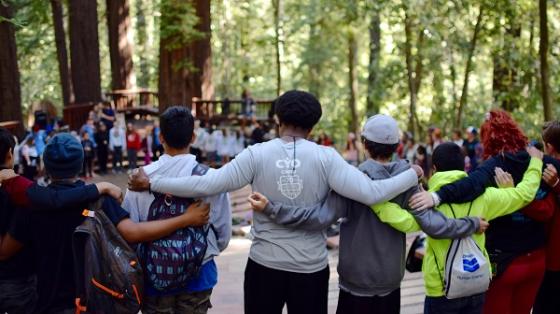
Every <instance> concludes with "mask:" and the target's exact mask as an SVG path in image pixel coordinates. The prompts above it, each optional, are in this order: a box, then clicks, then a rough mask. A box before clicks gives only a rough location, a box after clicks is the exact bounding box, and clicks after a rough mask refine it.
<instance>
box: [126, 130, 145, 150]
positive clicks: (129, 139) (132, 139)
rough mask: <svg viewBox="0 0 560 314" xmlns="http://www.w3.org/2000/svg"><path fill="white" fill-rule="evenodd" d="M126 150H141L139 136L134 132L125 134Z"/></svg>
mask: <svg viewBox="0 0 560 314" xmlns="http://www.w3.org/2000/svg"><path fill="white" fill-rule="evenodd" d="M126 148H127V149H134V150H140V149H141V148H142V140H141V139H140V134H138V133H137V132H136V131H134V132H128V133H127V134H126Z"/></svg>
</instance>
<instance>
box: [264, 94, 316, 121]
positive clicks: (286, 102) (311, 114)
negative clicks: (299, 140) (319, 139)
mask: <svg viewBox="0 0 560 314" xmlns="http://www.w3.org/2000/svg"><path fill="white" fill-rule="evenodd" d="M274 109H275V113H276V116H278V120H279V121H280V123H281V124H285V125H290V126H294V127H300V128H302V129H305V130H311V129H313V127H314V126H315V124H317V122H319V119H321V115H322V114H323V111H322V109H321V103H319V100H317V98H315V96H313V95H312V94H310V93H308V92H304V91H299V90H291V91H287V92H285V93H284V94H282V95H281V96H280V97H278V99H276V101H275V108H274Z"/></svg>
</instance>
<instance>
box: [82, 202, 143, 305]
mask: <svg viewBox="0 0 560 314" xmlns="http://www.w3.org/2000/svg"><path fill="white" fill-rule="evenodd" d="M103 200H104V198H103V197H102V198H100V199H99V200H98V201H97V202H96V203H93V204H91V206H90V207H89V209H86V210H84V212H83V215H84V216H86V219H85V220H84V222H83V223H82V224H81V225H80V226H78V227H76V230H75V231H74V234H73V235H72V249H73V253H74V265H75V280H76V291H77V296H76V313H96V314H112V313H119V314H120V313H123V314H125V313H131V314H132V313H134V314H136V313H138V311H140V309H141V305H142V299H141V298H142V296H143V288H144V282H143V275H142V267H141V265H140V263H139V262H138V258H137V256H136V252H135V250H133V249H132V248H131V247H130V246H129V245H128V243H127V242H126V241H125V240H124V239H123V238H122V236H121V235H120V234H119V232H118V231H117V228H116V226H115V225H114V224H113V223H112V222H111V220H109V218H107V216H106V215H105V213H104V212H103V210H102V205H103Z"/></svg>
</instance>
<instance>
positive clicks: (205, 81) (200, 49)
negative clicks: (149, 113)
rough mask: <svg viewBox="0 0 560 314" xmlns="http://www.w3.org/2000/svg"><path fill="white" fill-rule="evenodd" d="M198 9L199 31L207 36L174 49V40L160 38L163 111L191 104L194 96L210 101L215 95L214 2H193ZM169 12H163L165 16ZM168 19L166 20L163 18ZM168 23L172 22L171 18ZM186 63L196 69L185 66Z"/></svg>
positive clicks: (160, 99)
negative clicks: (213, 66) (213, 58)
mask: <svg viewBox="0 0 560 314" xmlns="http://www.w3.org/2000/svg"><path fill="white" fill-rule="evenodd" d="M191 3H192V4H193V5H194V6H195V9H196V14H197V16H198V18H199V23H198V24H197V26H196V29H197V30H198V31H199V32H202V33H203V34H204V36H203V37H202V38H201V39H197V40H194V41H192V42H189V43H186V44H184V45H182V46H181V47H173V48H172V49H170V48H169V47H168V46H169V43H170V40H171V39H170V38H165V37H164V36H160V49H159V53H160V54H159V110H160V112H163V111H164V110H165V109H167V107H169V106H171V105H188V106H190V105H191V103H192V98H193V97H200V98H204V99H210V98H212V97H213V96H214V87H213V85H212V68H211V67H212V59H211V55H212V51H211V46H210V34H211V33H210V1H208V0H196V1H193V2H191ZM165 14H166V11H165V10H164V11H163V12H162V15H165ZM162 20H164V17H162ZM165 20H169V19H168V18H167V19H165ZM185 61H187V62H190V63H191V65H192V67H188V66H182V65H184V64H185Z"/></svg>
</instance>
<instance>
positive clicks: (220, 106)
mask: <svg viewBox="0 0 560 314" xmlns="http://www.w3.org/2000/svg"><path fill="white" fill-rule="evenodd" d="M243 103H244V102H243V100H241V99H235V100H230V99H222V100H207V99H199V98H193V100H192V108H191V109H192V113H193V115H194V116H195V117H196V118H197V119H199V120H202V121H206V122H209V123H211V124H220V123H221V122H223V121H239V122H241V123H244V122H245V121H246V120H247V119H248V117H247V116H245V115H244V114H243ZM273 104H274V102H273V101H272V100H255V101H254V107H253V111H254V112H253V117H255V118H256V119H257V120H259V121H270V120H272V117H273V116H274V108H273Z"/></svg>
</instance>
